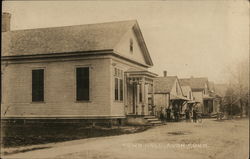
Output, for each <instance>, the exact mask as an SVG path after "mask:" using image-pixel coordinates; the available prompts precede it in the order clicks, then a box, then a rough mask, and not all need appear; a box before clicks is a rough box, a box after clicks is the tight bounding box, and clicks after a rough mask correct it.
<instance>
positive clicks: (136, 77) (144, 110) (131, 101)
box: [124, 71, 157, 117]
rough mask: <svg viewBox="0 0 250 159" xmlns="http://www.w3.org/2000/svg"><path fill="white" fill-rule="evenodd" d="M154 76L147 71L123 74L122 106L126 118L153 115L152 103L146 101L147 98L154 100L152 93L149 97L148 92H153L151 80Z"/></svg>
mask: <svg viewBox="0 0 250 159" xmlns="http://www.w3.org/2000/svg"><path fill="white" fill-rule="evenodd" d="M156 76H157V74H155V73H152V72H149V71H127V72H125V87H124V89H125V90H124V93H125V94H124V96H125V97H124V104H125V115H126V116H127V117H128V116H138V117H139V116H142V117H143V116H147V115H153V114H154V106H153V105H154V101H153V100H151V101H149V100H148V99H149V96H151V97H150V98H151V99H154V98H153V96H154V93H152V94H150V95H149V94H148V92H149V90H151V91H152V92H154V90H153V89H154V87H153V78H155V77H156Z"/></svg>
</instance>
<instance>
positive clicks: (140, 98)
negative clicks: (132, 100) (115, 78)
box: [139, 85, 142, 102]
mask: <svg viewBox="0 0 250 159" xmlns="http://www.w3.org/2000/svg"><path fill="white" fill-rule="evenodd" d="M141 87H142V86H141V85H139V102H142V92H141Z"/></svg>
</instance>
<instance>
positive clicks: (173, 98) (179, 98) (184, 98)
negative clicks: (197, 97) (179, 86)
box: [170, 95, 189, 101]
mask: <svg viewBox="0 0 250 159" xmlns="http://www.w3.org/2000/svg"><path fill="white" fill-rule="evenodd" d="M170 100H184V101H189V99H188V98H186V97H183V96H176V95H172V97H171V98H170Z"/></svg>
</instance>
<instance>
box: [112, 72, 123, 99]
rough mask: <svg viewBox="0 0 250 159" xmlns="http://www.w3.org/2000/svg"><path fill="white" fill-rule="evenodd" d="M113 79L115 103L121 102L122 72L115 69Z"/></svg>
mask: <svg viewBox="0 0 250 159" xmlns="http://www.w3.org/2000/svg"><path fill="white" fill-rule="evenodd" d="M114 79H115V92H114V93H115V101H123V71H122V70H120V69H118V68H115V69H114Z"/></svg>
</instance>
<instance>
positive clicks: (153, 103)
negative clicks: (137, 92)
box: [151, 82, 155, 115]
mask: <svg viewBox="0 0 250 159" xmlns="http://www.w3.org/2000/svg"><path fill="white" fill-rule="evenodd" d="M151 86H152V109H153V110H152V111H153V115H155V102H154V100H155V99H154V94H155V89H154V82H153V84H152V85H151Z"/></svg>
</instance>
